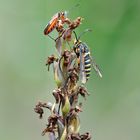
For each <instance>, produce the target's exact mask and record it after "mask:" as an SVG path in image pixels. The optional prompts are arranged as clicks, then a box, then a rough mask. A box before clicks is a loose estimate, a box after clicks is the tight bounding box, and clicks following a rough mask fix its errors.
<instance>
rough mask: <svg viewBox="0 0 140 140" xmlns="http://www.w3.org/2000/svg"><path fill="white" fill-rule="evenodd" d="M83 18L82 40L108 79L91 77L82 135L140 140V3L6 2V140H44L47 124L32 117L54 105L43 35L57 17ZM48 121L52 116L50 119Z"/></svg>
mask: <svg viewBox="0 0 140 140" xmlns="http://www.w3.org/2000/svg"><path fill="white" fill-rule="evenodd" d="M76 3H80V6H79V7H77V8H74V9H73V10H72V11H70V13H69V17H70V18H71V19H75V18H76V17H77V16H82V17H83V18H84V21H83V24H82V25H81V26H80V27H79V28H78V29H77V33H80V32H82V31H83V30H84V29H86V28H91V29H93V32H92V33H87V34H86V35H85V36H83V37H82V40H83V41H85V42H86V43H87V44H88V45H89V47H90V48H91V51H92V53H93V55H94V57H95V58H96V61H97V63H98V64H99V65H100V67H101V69H102V73H103V78H102V79H100V78H99V77H97V76H96V74H95V73H94V71H92V74H91V78H90V80H89V82H88V83H87V84H86V86H87V88H88V90H89V92H90V93H91V95H90V97H89V98H88V99H87V100H86V101H84V106H83V109H84V111H83V112H82V113H81V114H80V117H81V133H83V132H87V131H89V132H91V134H92V137H93V139H95V140H140V73H139V72H140V1H139V0H133V1H132V0H104V1H102V0H79V1H78V0H69V1H68V0H41V1H39V0H24V1H23V0H0V139H1V140H2V139H3V140H45V139H48V138H47V137H46V136H44V137H42V136H41V131H42V130H43V128H45V124H46V119H47V118H44V119H43V120H39V119H38V116H37V114H35V113H34V110H33V108H34V106H35V104H36V103H37V102H38V101H47V100H50V101H52V102H54V99H53V98H52V95H51V92H52V90H53V89H54V88H55V87H56V85H55V84H54V80H53V73H52V71H51V72H47V68H46V66H45V60H46V58H47V56H49V55H51V54H52V53H56V50H55V48H54V42H53V41H52V40H50V39H49V38H48V37H45V36H44V35H43V29H44V27H45V25H46V24H47V23H48V21H49V20H50V18H51V17H52V16H53V15H54V14H55V13H56V12H58V11H63V10H69V9H70V8H71V7H73V6H74V5H75V4H76ZM48 114H49V112H48V113H46V115H48Z"/></svg>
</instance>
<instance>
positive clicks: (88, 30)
mask: <svg viewBox="0 0 140 140" xmlns="http://www.w3.org/2000/svg"><path fill="white" fill-rule="evenodd" d="M91 31H92V30H91V29H86V30H85V31H83V32H82V33H81V34H80V35H79V37H78V40H80V38H81V36H83V35H84V34H85V33H87V32H91Z"/></svg>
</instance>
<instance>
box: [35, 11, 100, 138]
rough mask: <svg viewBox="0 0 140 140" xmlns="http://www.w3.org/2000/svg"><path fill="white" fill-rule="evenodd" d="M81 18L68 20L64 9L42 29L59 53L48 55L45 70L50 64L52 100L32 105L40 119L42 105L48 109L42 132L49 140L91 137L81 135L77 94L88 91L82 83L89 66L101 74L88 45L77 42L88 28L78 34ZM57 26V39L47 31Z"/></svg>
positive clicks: (42, 110)
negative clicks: (45, 125) (76, 30)
mask: <svg viewBox="0 0 140 140" xmlns="http://www.w3.org/2000/svg"><path fill="white" fill-rule="evenodd" d="M82 19H83V18H81V17H77V18H76V19H75V20H70V19H69V18H67V17H66V16H65V12H60V13H57V14H55V15H54V16H53V17H52V19H51V20H50V22H49V23H48V24H47V26H46V27H45V29H44V35H46V36H49V37H50V38H51V39H52V40H53V41H54V42H55V47H56V49H57V51H58V54H59V55H58V56H55V55H54V54H53V55H51V56H49V57H48V59H47V62H46V65H47V66H48V71H49V69H50V65H53V73H54V81H55V82H56V85H57V87H56V89H54V90H53V92H52V95H53V96H54V98H55V103H54V104H52V103H50V102H47V103H42V102H39V103H38V104H37V105H36V107H35V109H34V110H35V112H36V113H38V114H40V118H42V116H43V113H44V108H48V109H49V110H50V112H51V115H50V116H49V117H48V123H47V127H46V128H45V129H44V131H43V132H42V135H45V134H46V133H47V134H48V135H49V139H50V140H56V139H58V140H90V139H91V135H90V133H89V132H86V133H85V134H82V135H81V134H80V133H79V130H80V118H79V113H80V112H81V111H82V109H81V107H82V103H81V102H79V100H78V99H79V96H82V97H84V98H86V96H87V95H89V94H88V92H87V89H86V88H85V87H84V84H85V83H86V82H87V81H88V79H89V77H90V72H91V69H92V67H93V68H94V70H95V71H96V73H97V74H98V75H99V76H100V77H102V74H101V72H100V70H99V68H98V66H97V64H96V63H95V61H94V59H93V58H92V57H91V55H90V51H89V48H88V46H87V45H86V44H85V43H83V42H82V41H80V38H81V36H82V35H83V34H84V33H86V32H89V31H91V30H89V29H86V30H85V31H84V32H82V33H81V34H80V35H79V37H77V34H76V32H75V29H76V28H77V27H79V25H80V24H81V21H82ZM54 29H56V31H57V33H58V36H57V37H56V39H54V38H53V37H51V36H50V33H51V32H52V31H54Z"/></svg>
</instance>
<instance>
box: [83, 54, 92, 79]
mask: <svg viewBox="0 0 140 140" xmlns="http://www.w3.org/2000/svg"><path fill="white" fill-rule="evenodd" d="M84 65H85V74H86V80H88V79H89V77H90V72H91V59H90V52H89V51H88V52H86V53H85V55H84Z"/></svg>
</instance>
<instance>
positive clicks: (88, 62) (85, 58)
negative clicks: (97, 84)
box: [73, 30, 102, 84]
mask: <svg viewBox="0 0 140 140" xmlns="http://www.w3.org/2000/svg"><path fill="white" fill-rule="evenodd" d="M87 31H90V30H85V31H84V32H83V33H82V34H81V35H80V36H79V37H78V38H77V35H76V33H75V32H74V34H75V37H76V41H75V43H74V47H73V49H74V52H75V53H76V55H77V58H78V59H79V65H80V78H81V82H82V83H83V84H84V83H86V82H87V81H88V79H89V77H90V72H91V68H92V65H93V68H94V70H95V71H96V73H97V74H98V75H99V76H100V77H102V74H101V72H100V70H99V67H98V65H97V64H96V62H95V61H94V59H93V58H92V57H91V55H90V51H89V49H88V46H87V45H86V44H85V43H83V42H81V41H80V37H81V36H82V35H83V34H84V33H85V32H87Z"/></svg>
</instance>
